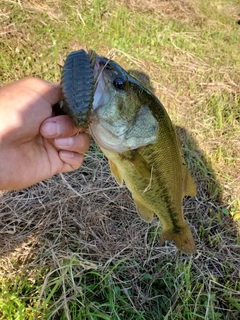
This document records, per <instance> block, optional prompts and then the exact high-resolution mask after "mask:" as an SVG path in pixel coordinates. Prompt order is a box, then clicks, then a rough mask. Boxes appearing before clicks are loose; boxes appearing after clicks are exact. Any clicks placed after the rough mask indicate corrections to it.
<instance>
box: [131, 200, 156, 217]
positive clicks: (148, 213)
mask: <svg viewBox="0 0 240 320" xmlns="http://www.w3.org/2000/svg"><path fill="white" fill-rule="evenodd" d="M134 202H135V205H136V208H137V212H138V213H139V215H140V217H141V218H142V219H143V220H145V221H147V222H152V219H153V215H154V213H153V212H152V211H151V210H149V209H148V208H147V207H145V206H144V205H143V204H142V203H141V202H139V201H138V200H136V199H134Z"/></svg>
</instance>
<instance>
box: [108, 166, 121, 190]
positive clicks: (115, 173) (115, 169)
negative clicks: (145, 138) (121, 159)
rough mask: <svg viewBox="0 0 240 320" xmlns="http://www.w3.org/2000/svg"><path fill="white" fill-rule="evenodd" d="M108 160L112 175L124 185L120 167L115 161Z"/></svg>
mask: <svg viewBox="0 0 240 320" xmlns="http://www.w3.org/2000/svg"><path fill="white" fill-rule="evenodd" d="M108 162H109V166H110V170H111V173H112V175H113V176H114V178H115V179H116V181H117V183H118V184H119V185H120V186H122V185H123V178H122V175H121V172H120V171H119V169H118V167H117V166H116V165H115V163H114V162H112V161H111V160H108Z"/></svg>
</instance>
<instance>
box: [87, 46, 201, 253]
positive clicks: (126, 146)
mask: <svg viewBox="0 0 240 320" xmlns="http://www.w3.org/2000/svg"><path fill="white" fill-rule="evenodd" d="M90 59H91V60H92V64H93V68H94V77H95V81H96V90H95V94H94V102H93V113H92V116H91V122H90V129H91V133H92V135H93V137H94V139H95V141H96V142H97V144H98V145H99V146H100V148H101V149H102V151H103V153H104V154H105V156H106V157H107V158H108V160H109V164H110V168H111V172H112V174H113V176H114V177H115V179H116V181H117V182H118V184H119V185H122V184H123V181H125V183H126V186H127V188H128V189H129V190H130V192H131V194H132V197H133V200H134V202H135V205H136V209H137V211H138V213H139V214H140V216H141V217H142V218H143V219H144V220H146V221H147V222H151V221H152V219H153V215H154V213H155V214H156V215H157V216H158V217H159V219H160V221H161V222H162V226H163V230H162V235H161V243H163V242H164V241H165V240H173V241H174V242H175V244H176V246H177V247H178V248H179V249H180V250H181V251H183V252H185V253H190V254H194V253H196V246H195V242H194V239H193V236H192V232H191V231H190V228H189V226H188V224H187V223H186V221H185V220H184V217H183V209H182V200H183V197H184V196H186V195H188V196H194V195H195V194H196V186H195V184H194V181H193V179H192V177H191V175H190V173H189V171H188V169H187V166H186V163H185V161H184V158H183V155H182V151H181V146H180V143H179V138H178V135H177V133H176V130H175V128H174V126H173V124H172V122H171V120H170V118H169V116H168V114H167V112H166V110H165V108H164V107H163V105H162V104H161V103H160V101H159V100H158V99H157V98H156V97H155V96H154V95H153V94H152V93H151V92H150V91H149V90H147V89H146V88H144V87H143V86H142V85H141V84H140V83H139V82H138V81H137V80H136V79H134V78H133V77H131V76H130V75H129V74H128V73H127V72H126V71H124V70H123V69H122V68H121V67H120V66H119V65H118V64H116V63H115V62H114V61H112V60H108V59H106V58H103V57H100V56H98V55H97V54H95V53H94V52H91V53H90Z"/></svg>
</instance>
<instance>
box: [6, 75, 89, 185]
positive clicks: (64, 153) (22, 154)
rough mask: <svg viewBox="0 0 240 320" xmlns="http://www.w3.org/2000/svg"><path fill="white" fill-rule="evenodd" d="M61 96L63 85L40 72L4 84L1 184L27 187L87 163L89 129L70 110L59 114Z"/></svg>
mask: <svg viewBox="0 0 240 320" xmlns="http://www.w3.org/2000/svg"><path fill="white" fill-rule="evenodd" d="M60 100H61V89H60V85H59V84H57V83H49V82H46V81H43V80H41V79H38V78H25V79H22V80H19V81H16V82H13V83H11V84H9V85H6V86H4V87H2V88H1V89H0V190H16V189H22V188H26V187H28V186H30V185H32V184H35V183H37V182H39V181H42V180H44V179H47V178H50V177H52V176H53V175H54V174H56V173H60V172H69V171H72V170H75V169H77V168H79V167H80V166H81V164H82V162H83V153H84V152H86V151H87V150H88V148H89V144H90V139H89V135H88V134H87V133H85V132H84V131H85V130H84V129H83V132H81V133H79V130H78V129H77V128H76V127H75V126H74V124H73V123H72V121H71V120H70V118H69V117H68V116H66V115H60V116H54V115H53V112H52V106H53V105H54V104H56V103H57V102H59V101H60ZM78 133H79V134H78Z"/></svg>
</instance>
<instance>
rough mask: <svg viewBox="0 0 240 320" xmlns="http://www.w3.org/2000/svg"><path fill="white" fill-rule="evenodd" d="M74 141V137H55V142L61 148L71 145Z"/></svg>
mask: <svg viewBox="0 0 240 320" xmlns="http://www.w3.org/2000/svg"><path fill="white" fill-rule="evenodd" d="M73 143H74V138H73V137H69V138H59V139H55V144H56V145H57V146H58V147H59V148H66V147H71V146H72V145H73Z"/></svg>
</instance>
